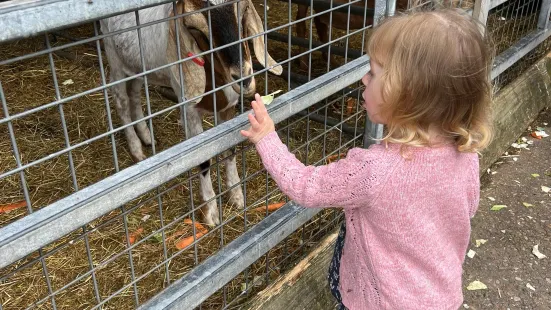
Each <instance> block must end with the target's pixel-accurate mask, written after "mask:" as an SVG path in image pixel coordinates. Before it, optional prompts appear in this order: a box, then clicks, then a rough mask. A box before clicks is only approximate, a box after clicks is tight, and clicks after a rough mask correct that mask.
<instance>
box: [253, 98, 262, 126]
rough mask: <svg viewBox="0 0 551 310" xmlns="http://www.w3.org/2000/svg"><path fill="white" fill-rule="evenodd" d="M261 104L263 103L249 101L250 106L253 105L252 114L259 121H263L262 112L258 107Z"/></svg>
mask: <svg viewBox="0 0 551 310" xmlns="http://www.w3.org/2000/svg"><path fill="white" fill-rule="evenodd" d="M262 105H263V104H260V103H258V101H253V102H251V106H252V107H253V111H254V116H255V117H256V120H257V121H258V122H259V123H262V122H264V115H263V114H262V112H261V108H260V107H261V106H262Z"/></svg>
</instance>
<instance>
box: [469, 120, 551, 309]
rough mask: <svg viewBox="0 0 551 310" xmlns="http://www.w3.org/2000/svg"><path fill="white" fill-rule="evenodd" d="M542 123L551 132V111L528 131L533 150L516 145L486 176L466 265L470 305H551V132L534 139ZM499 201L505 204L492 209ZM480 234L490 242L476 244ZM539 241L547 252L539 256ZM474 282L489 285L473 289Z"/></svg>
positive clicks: (472, 306)
mask: <svg viewBox="0 0 551 310" xmlns="http://www.w3.org/2000/svg"><path fill="white" fill-rule="evenodd" d="M537 127H543V128H544V129H545V131H546V133H547V134H549V133H551V110H549V109H548V110H547V111H543V112H542V113H541V114H540V116H539V117H538V118H537V119H536V120H535V121H534V122H533V123H532V124H531V126H530V127H529V128H527V129H526V131H525V132H524V133H523V135H522V137H525V138H526V141H527V142H528V143H530V142H529V141H533V144H530V145H528V146H527V148H528V149H518V148H514V147H511V148H510V149H509V150H508V152H507V153H506V154H503V155H502V157H501V158H500V159H499V160H497V161H496V162H495V163H494V165H493V166H492V167H491V168H490V172H489V173H488V172H486V173H485V174H484V176H483V177H482V185H481V192H480V205H479V209H478V212H477V214H476V215H475V217H474V218H473V220H472V234H471V244H470V246H469V249H470V250H472V251H474V252H475V254H474V256H473V257H472V258H470V257H466V258H465V260H466V261H465V265H464V277H463V282H464V283H463V284H464V285H463V288H464V297H465V299H464V305H463V307H464V308H465V309H504V310H505V309H511V310H512V309H551V264H550V260H551V192H549V193H546V192H545V190H548V189H546V188H545V187H551V137H546V138H542V139H541V140H538V139H535V138H532V137H531V136H530V133H531V132H533V131H535V130H537ZM540 129H541V128H540ZM522 137H519V138H520V139H522ZM512 142H514V141H512ZM518 142H520V143H526V142H524V141H522V140H520V141H518ZM542 186H545V187H544V188H542ZM496 205H505V206H506V208H501V209H500V210H498V211H492V210H491V209H492V207H494V206H496ZM481 239H483V240H487V242H486V243H484V244H481V242H480V241H479V246H478V247H477V242H476V240H481ZM482 242H484V241H482ZM535 245H538V249H539V251H540V253H542V254H543V255H546V256H547V257H545V258H541V259H539V258H538V257H536V255H535V254H533V247H534V246H535ZM474 281H480V282H482V283H484V284H485V286H486V287H487V288H486V289H480V290H468V289H467V287H468V286H469V284H471V283H472V282H474Z"/></svg>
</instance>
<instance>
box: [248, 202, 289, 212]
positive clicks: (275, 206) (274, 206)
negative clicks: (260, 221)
mask: <svg viewBox="0 0 551 310" xmlns="http://www.w3.org/2000/svg"><path fill="white" fill-rule="evenodd" d="M284 204H285V202H278V203H273V204H270V205H268V211H275V210H277V209H279V208H281V207H283V205H284ZM253 211H266V207H258V208H254V209H253Z"/></svg>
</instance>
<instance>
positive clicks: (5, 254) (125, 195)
mask: <svg viewBox="0 0 551 310" xmlns="http://www.w3.org/2000/svg"><path fill="white" fill-rule="evenodd" d="M367 66H368V57H367V56H364V57H361V58H358V59H356V60H353V61H351V62H349V63H348V64H346V65H344V66H342V67H339V68H337V69H335V70H333V71H332V72H330V73H328V74H326V75H324V76H322V77H319V78H317V79H315V80H313V81H312V82H310V83H307V84H305V85H302V86H300V87H298V88H296V89H294V90H292V91H290V92H288V93H286V94H284V95H282V96H280V97H278V98H276V99H275V100H274V102H273V103H272V104H271V105H270V106H269V110H270V114H271V115H272V118H273V119H274V121H275V122H281V121H283V120H285V119H287V118H288V117H290V116H292V115H294V114H296V113H297V112H299V111H301V110H304V109H305V108H307V107H309V106H311V105H313V104H315V103H316V102H318V101H320V100H323V99H324V98H326V97H328V96H330V95H331V94H333V93H335V92H336V91H338V90H339V89H342V88H344V87H345V86H348V85H350V84H351V83H353V82H354V81H357V80H359V79H360V78H361V76H362V75H363V74H364V72H365V71H366V68H367ZM246 128H248V118H247V115H244V114H242V115H239V116H237V117H235V118H234V119H231V120H229V121H227V122H224V123H222V124H220V125H219V126H217V127H215V128H212V129H210V130H208V131H207V132H204V133H202V134H200V135H197V136H195V137H193V138H191V139H189V140H186V141H184V142H182V143H180V144H177V145H175V146H174V147H172V148H170V149H167V150H165V151H163V152H161V153H158V154H157V155H156V156H152V157H150V158H147V159H145V160H143V161H141V162H139V163H137V164H135V165H133V166H131V167H129V168H127V169H125V170H123V171H121V172H119V173H116V174H114V175H112V176H110V177H107V178H105V179H103V180H102V181H100V182H98V183H96V184H93V185H91V186H89V187H87V188H83V189H82V190H80V191H79V192H76V193H74V194H71V195H70V196H68V197H66V198H63V199H61V200H59V201H57V202H55V203H53V204H51V205H49V206H47V207H44V208H42V209H40V210H38V211H37V212H34V213H33V214H31V215H29V216H26V217H24V218H22V219H19V220H18V221H16V222H14V223H11V224H9V225H7V226H5V227H2V228H0V268H3V267H5V266H7V265H9V264H11V263H12V262H14V261H15V260H17V259H20V258H22V257H24V256H26V255H28V254H29V253H31V252H32V251H34V250H37V249H39V248H40V247H41V246H44V245H47V244H49V243H50V242H53V241H55V240H57V239H58V238H60V237H62V236H64V235H65V234H67V233H69V232H71V231H73V230H75V229H77V228H79V227H81V226H82V225H84V224H86V223H89V222H91V221H92V220H94V219H96V218H98V217H100V216H101V215H103V214H106V213H108V212H110V211H112V210H114V209H116V208H117V207H119V206H120V205H122V204H124V203H127V202H129V201H131V200H132V199H134V198H136V197H138V196H140V195H142V194H144V193H146V192H148V191H149V190H152V189H154V188H156V187H157V186H158V185H160V184H163V183H165V182H167V181H169V180H171V179H173V178H175V177H176V176H178V175H180V174H182V173H184V172H186V171H188V170H190V169H192V168H193V167H195V166H197V165H199V164H200V163H201V162H202V161H203V160H204V158H211V157H214V156H215V155H216V154H219V153H221V152H222V151H224V150H226V149H228V148H230V147H233V146H235V145H237V144H238V143H240V142H242V141H244V140H245V138H244V137H242V136H241V135H240V133H239V131H240V130H241V129H246Z"/></svg>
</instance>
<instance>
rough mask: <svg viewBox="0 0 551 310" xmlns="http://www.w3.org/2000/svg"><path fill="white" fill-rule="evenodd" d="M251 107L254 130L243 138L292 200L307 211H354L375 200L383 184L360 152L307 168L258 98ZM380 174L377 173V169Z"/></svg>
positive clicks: (245, 133)
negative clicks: (313, 209)
mask: <svg viewBox="0 0 551 310" xmlns="http://www.w3.org/2000/svg"><path fill="white" fill-rule="evenodd" d="M255 98H256V101H253V102H252V103H251V105H252V107H253V110H254V115H252V114H249V116H248V117H249V121H250V123H251V127H250V128H249V130H246V131H245V130H243V131H241V134H242V135H243V136H245V137H247V138H249V140H250V141H251V142H252V143H254V144H255V145H256V149H257V151H258V153H259V154H260V157H261V158H262V162H263V164H264V166H265V167H266V170H267V171H268V173H270V175H271V176H272V177H273V178H274V180H275V181H276V183H277V185H278V186H279V188H280V189H281V190H282V191H283V192H284V193H285V194H286V195H287V196H289V198H291V199H292V200H294V201H295V202H297V203H298V204H300V205H302V206H304V207H343V208H346V207H353V206H357V205H358V202H360V201H362V202H365V200H366V199H368V200H371V199H372V198H375V196H376V193H375V188H378V187H377V186H375V185H376V183H380V182H381V181H382V180H380V178H377V177H376V173H374V171H371V170H372V162H371V161H370V159H369V158H368V157H366V155H365V152H364V154H360V152H359V151H358V150H356V151H355V150H350V151H349V152H348V156H347V158H345V159H342V160H339V161H337V162H335V163H331V164H329V165H325V166H305V165H304V164H303V163H301V162H300V161H299V160H298V159H297V158H296V157H295V156H294V154H292V153H290V152H289V151H288V149H287V146H285V144H283V143H282V142H281V140H280V139H279V137H278V135H277V133H276V132H275V126H274V123H273V121H272V119H271V118H270V116H269V115H268V112H267V110H266V107H265V106H264V104H263V102H262V99H261V98H260V96H259V95H258V94H256V95H255ZM376 170H377V169H376Z"/></svg>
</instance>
